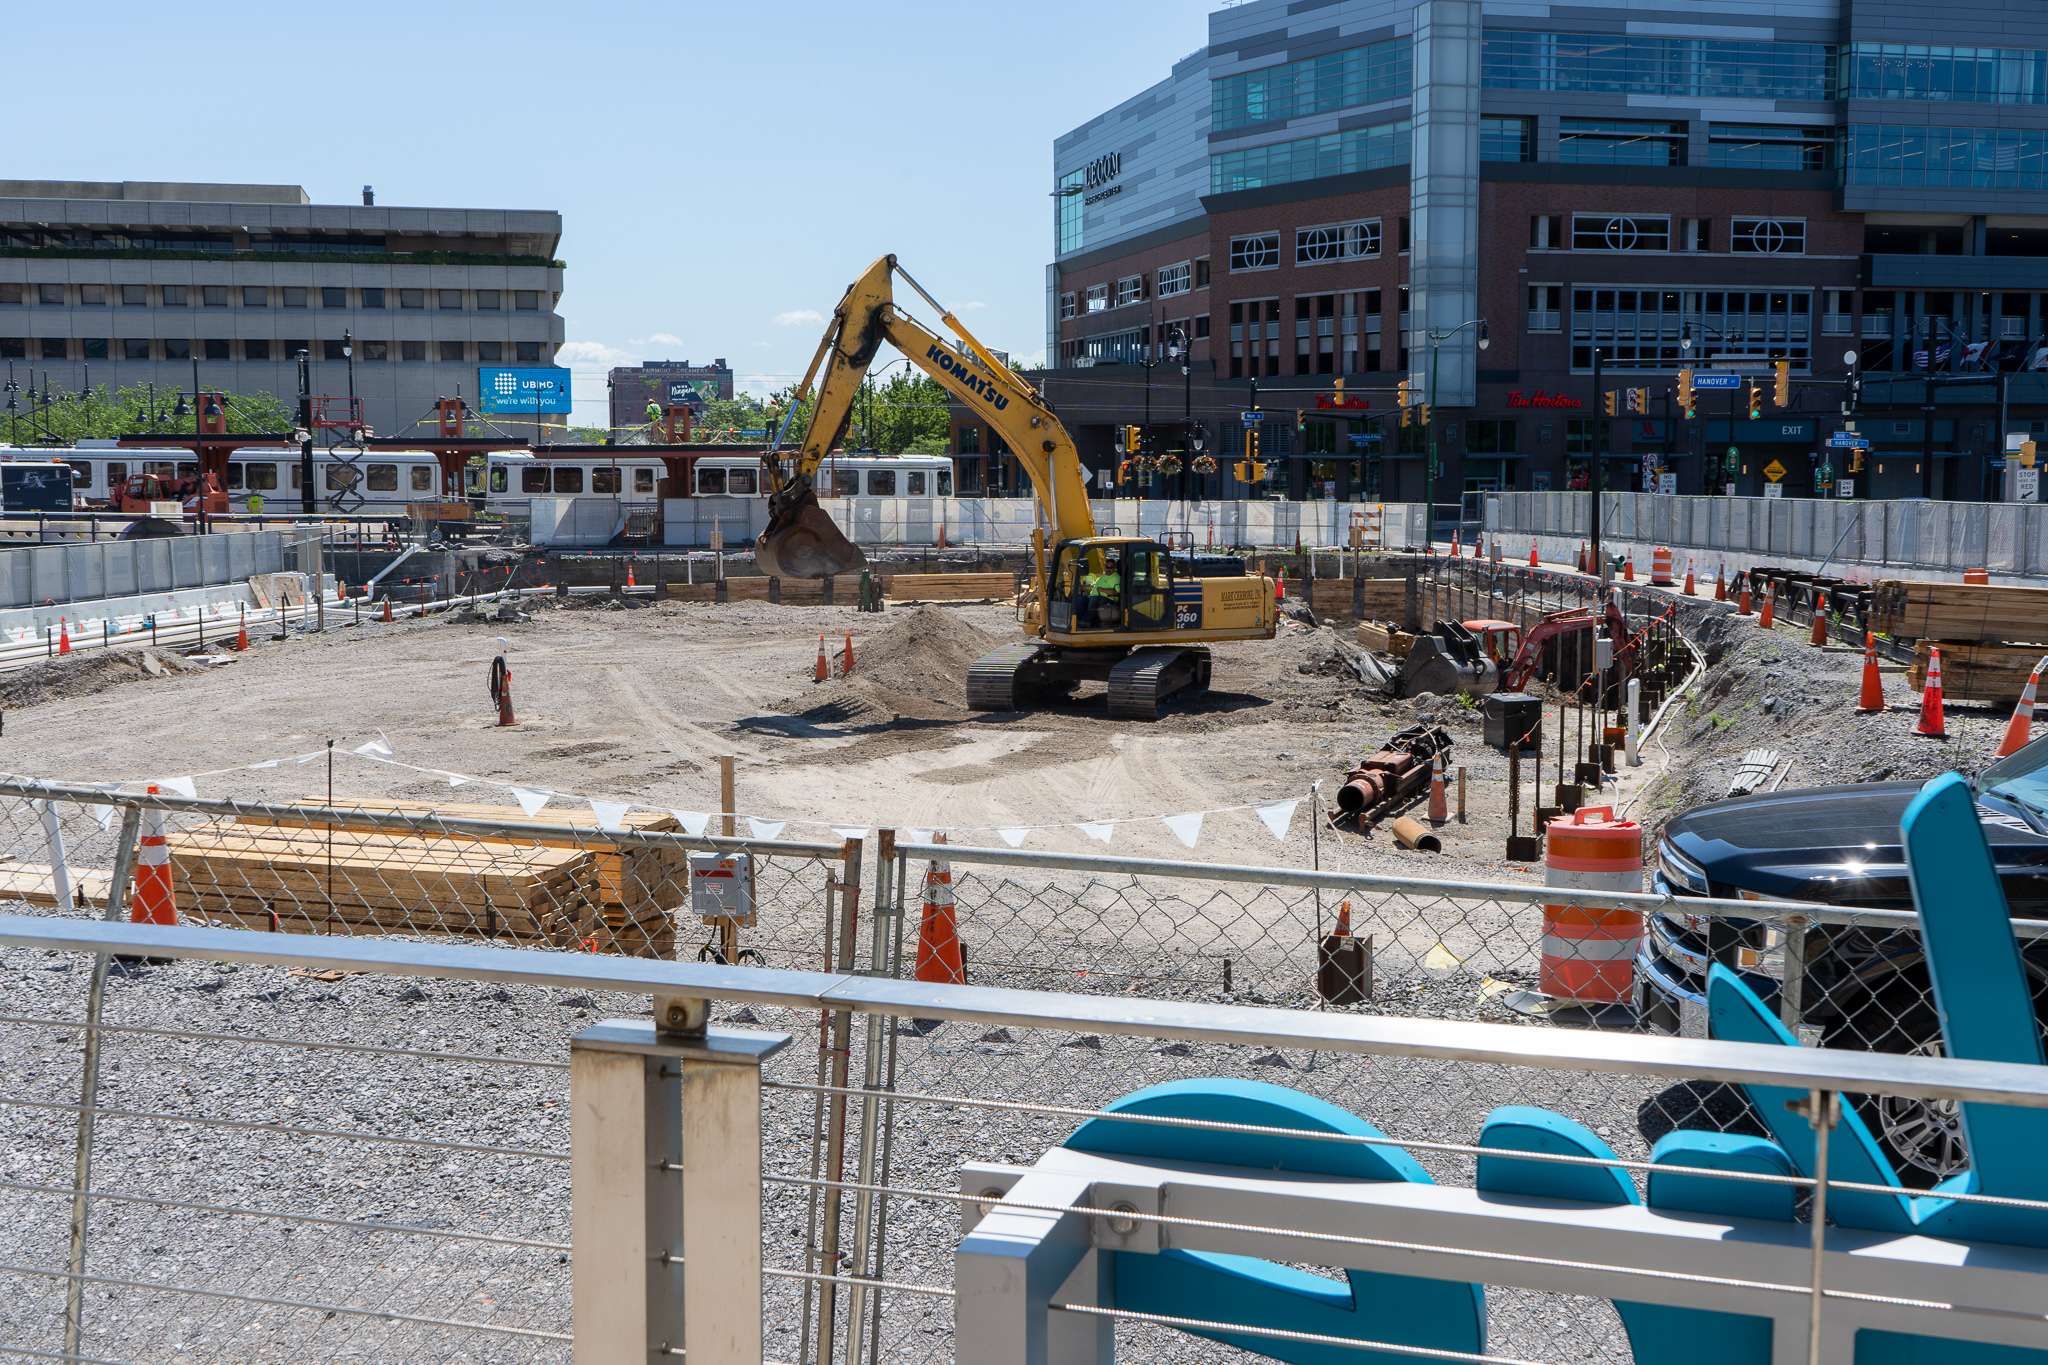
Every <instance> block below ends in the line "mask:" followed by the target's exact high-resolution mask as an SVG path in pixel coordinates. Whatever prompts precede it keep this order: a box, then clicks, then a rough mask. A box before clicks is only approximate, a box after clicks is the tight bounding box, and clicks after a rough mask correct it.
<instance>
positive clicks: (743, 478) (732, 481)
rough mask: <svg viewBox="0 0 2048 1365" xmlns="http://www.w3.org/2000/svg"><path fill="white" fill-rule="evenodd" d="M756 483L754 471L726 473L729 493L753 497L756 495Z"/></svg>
mask: <svg viewBox="0 0 2048 1365" xmlns="http://www.w3.org/2000/svg"><path fill="white" fill-rule="evenodd" d="M754 482H755V474H754V471H753V470H751V469H730V470H727V471H726V475H725V491H726V492H728V493H744V494H746V495H747V496H748V497H752V496H753V495H754Z"/></svg>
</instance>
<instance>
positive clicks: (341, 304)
mask: <svg viewBox="0 0 2048 1365" xmlns="http://www.w3.org/2000/svg"><path fill="white" fill-rule="evenodd" d="M320 306H321V307H322V308H346V307H348V290H346V289H334V288H325V289H322V290H321V291H320Z"/></svg>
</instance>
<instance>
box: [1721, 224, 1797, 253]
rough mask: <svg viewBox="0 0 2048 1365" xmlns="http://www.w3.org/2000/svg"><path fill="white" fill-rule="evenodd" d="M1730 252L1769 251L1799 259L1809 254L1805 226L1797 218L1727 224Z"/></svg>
mask: <svg viewBox="0 0 2048 1365" xmlns="http://www.w3.org/2000/svg"><path fill="white" fill-rule="evenodd" d="M1728 249H1729V250H1730V251H1769V252H1777V253H1781V254H1784V255H1787V256H1797V255H1800V254H1802V253H1804V252H1805V250H1806V223H1805V221H1804V220H1803V219H1798V218H1735V219H1731V220H1730V221H1729V224H1728Z"/></svg>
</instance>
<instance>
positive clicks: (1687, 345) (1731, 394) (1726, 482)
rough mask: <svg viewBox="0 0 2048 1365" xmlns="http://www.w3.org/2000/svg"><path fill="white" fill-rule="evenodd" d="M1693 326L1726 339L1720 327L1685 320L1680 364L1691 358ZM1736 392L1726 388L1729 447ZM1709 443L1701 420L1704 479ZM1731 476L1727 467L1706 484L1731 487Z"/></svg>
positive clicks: (1709, 460) (1708, 463)
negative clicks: (1715, 478)
mask: <svg viewBox="0 0 2048 1365" xmlns="http://www.w3.org/2000/svg"><path fill="white" fill-rule="evenodd" d="M1695 326H1697V327H1698V328H1699V329H1700V330H1701V331H1703V332H1712V333H1713V334H1714V336H1715V337H1716V338H1718V339H1719V340H1722V341H1726V340H1727V339H1728V334H1727V333H1726V332H1723V331H1722V330H1721V329H1720V328H1718V327H1715V326H1713V325H1711V324H1710V323H1705V322H1701V323H1693V322H1687V323H1686V324H1685V325H1684V326H1683V327H1681V328H1679V331H1678V349H1679V350H1680V351H1681V352H1682V353H1684V354H1683V359H1682V360H1681V361H1680V363H1681V364H1684V363H1686V362H1688V361H1690V360H1691V359H1692V329H1693V328H1694V327H1695ZM1737 392H1739V386H1738V387H1737V388H1734V389H1730V390H1728V444H1729V445H1730V446H1731V447H1732V446H1734V445H1735V395H1736V393H1737ZM1709 444H1710V442H1709V441H1708V439H1707V434H1706V424H1705V423H1704V422H1703V423H1701V424H1700V465H1701V469H1700V473H1701V476H1702V479H1703V480H1704V479H1705V475H1706V471H1707V470H1709V469H1712V468H1713V467H1714V462H1715V461H1714V457H1713V456H1710V455H1708V454H1707V446H1708V445H1709ZM1724 467H1725V466H1724ZM1733 476H1734V470H1733V468H1728V475H1727V477H1725V478H1723V479H1720V480H1707V481H1706V482H1707V486H1708V487H1711V486H1712V484H1713V483H1715V482H1718V483H1720V484H1721V485H1722V486H1723V487H1732V486H1733V485H1734V482H1735V480H1734V477H1733ZM1701 491H1702V492H1705V491H1706V489H1705V488H1702V490H1701Z"/></svg>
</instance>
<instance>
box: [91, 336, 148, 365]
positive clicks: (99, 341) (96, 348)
mask: <svg viewBox="0 0 2048 1365" xmlns="http://www.w3.org/2000/svg"><path fill="white" fill-rule="evenodd" d="M143 344H144V345H148V343H147V342H144V343H143ZM107 345H108V342H107V339H106V338H105V337H86V338H85V339H83V340H82V341H80V342H79V343H78V346H79V351H80V353H81V354H82V355H83V357H84V358H85V359H87V360H105V359H106V358H107Z"/></svg>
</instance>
